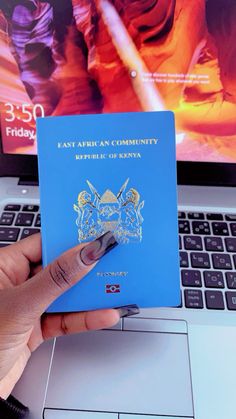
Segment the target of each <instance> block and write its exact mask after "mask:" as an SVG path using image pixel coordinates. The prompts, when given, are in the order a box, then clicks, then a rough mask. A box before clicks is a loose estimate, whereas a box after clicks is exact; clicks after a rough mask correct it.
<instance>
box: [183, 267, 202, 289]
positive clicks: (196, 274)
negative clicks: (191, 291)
mask: <svg viewBox="0 0 236 419" xmlns="http://www.w3.org/2000/svg"><path fill="white" fill-rule="evenodd" d="M181 278H182V285H183V286H184V287H201V286H202V279H201V272H200V271H196V270H193V269H192V270H190V269H189V270H188V269H183V270H182V271H181Z"/></svg>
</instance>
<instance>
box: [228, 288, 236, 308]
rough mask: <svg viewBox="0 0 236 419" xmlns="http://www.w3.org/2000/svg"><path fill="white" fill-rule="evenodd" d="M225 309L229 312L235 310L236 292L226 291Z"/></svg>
mask: <svg viewBox="0 0 236 419" xmlns="http://www.w3.org/2000/svg"><path fill="white" fill-rule="evenodd" d="M225 294H226V301H227V307H228V309H229V310H236V292H235V291H227V292H226V293H225Z"/></svg>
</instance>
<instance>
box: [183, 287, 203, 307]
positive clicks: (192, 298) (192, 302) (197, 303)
mask: <svg viewBox="0 0 236 419" xmlns="http://www.w3.org/2000/svg"><path fill="white" fill-rule="evenodd" d="M184 300H185V307H187V308H203V299H202V291H200V290H184Z"/></svg>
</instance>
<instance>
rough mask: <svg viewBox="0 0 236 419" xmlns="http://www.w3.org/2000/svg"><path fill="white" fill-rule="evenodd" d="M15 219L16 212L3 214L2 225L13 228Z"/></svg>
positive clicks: (0, 221)
mask: <svg viewBox="0 0 236 419" xmlns="http://www.w3.org/2000/svg"><path fill="white" fill-rule="evenodd" d="M14 217H15V213H14V212H3V213H2V215H1V217H0V225H2V226H3V225H6V226H11V225H12V223H13V220H14Z"/></svg>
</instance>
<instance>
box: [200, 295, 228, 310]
mask: <svg viewBox="0 0 236 419" xmlns="http://www.w3.org/2000/svg"><path fill="white" fill-rule="evenodd" d="M205 297H206V306H207V308H209V309H210V310H224V308H225V305H224V298H223V293H222V292H221V291H205Z"/></svg>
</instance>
